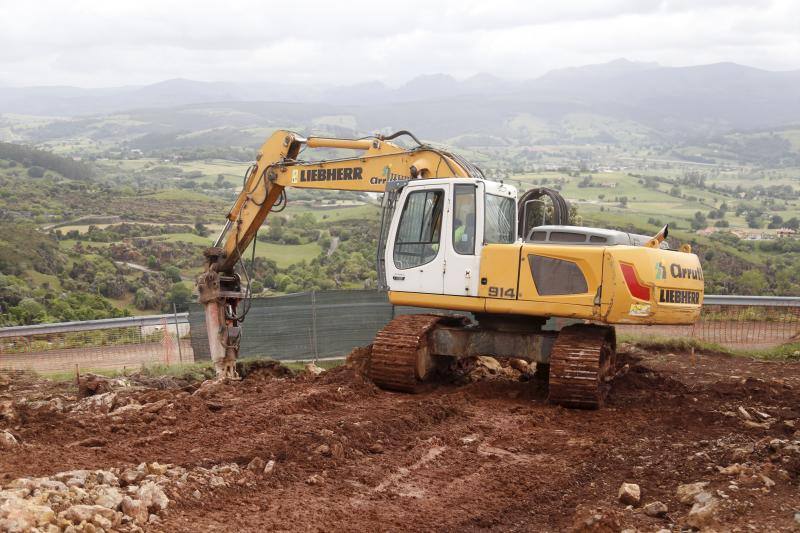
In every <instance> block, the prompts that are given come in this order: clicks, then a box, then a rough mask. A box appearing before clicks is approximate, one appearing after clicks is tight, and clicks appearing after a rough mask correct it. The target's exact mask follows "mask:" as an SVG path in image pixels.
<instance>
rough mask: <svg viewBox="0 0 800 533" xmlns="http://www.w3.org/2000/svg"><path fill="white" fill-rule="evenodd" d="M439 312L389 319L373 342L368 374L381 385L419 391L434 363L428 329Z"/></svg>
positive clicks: (382, 386) (384, 387)
mask: <svg viewBox="0 0 800 533" xmlns="http://www.w3.org/2000/svg"><path fill="white" fill-rule="evenodd" d="M445 320H447V321H449V320H452V319H451V318H450V317H445V316H439V315H401V316H398V317H397V318H395V319H394V320H392V321H391V322H389V323H388V324H387V325H386V326H385V327H384V328H383V329H382V330H380V331H379V332H378V334H377V335H376V336H375V340H374V341H373V343H372V356H371V358H370V364H369V371H368V375H369V378H370V379H371V380H372V381H373V382H374V383H375V384H376V385H378V386H379V387H380V388H382V389H389V390H395V391H401V392H420V391H421V390H422V389H423V388H424V387H425V381H426V379H428V378H429V377H430V375H431V374H432V372H433V370H434V368H435V364H434V361H433V358H432V357H431V355H430V353H429V351H428V333H429V332H430V331H431V330H432V329H433V328H434V327H435V326H436V325H437V324H438V323H439V322H442V321H445Z"/></svg>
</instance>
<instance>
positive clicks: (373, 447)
mask: <svg viewBox="0 0 800 533" xmlns="http://www.w3.org/2000/svg"><path fill="white" fill-rule="evenodd" d="M369 453H383V444H381V443H380V442H373V443H372V444H370V446H369Z"/></svg>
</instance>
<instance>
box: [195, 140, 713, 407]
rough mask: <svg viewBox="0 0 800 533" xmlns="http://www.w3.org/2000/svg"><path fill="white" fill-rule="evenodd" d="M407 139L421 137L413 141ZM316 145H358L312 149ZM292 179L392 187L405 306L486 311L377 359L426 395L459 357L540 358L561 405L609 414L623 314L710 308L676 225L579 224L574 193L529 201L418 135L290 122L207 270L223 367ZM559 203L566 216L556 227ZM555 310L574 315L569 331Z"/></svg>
mask: <svg viewBox="0 0 800 533" xmlns="http://www.w3.org/2000/svg"><path fill="white" fill-rule="evenodd" d="M402 136H405V137H408V138H409V139H410V140H411V142H413V143H414V146H413V147H412V148H407V147H404V146H403V145H401V144H400V142H398V141H397V140H396V139H398V138H399V137H402ZM315 148H317V149H320V148H324V149H336V150H337V152H333V153H341V150H353V151H355V152H354V155H353V156H351V157H342V158H327V159H322V160H313V161H312V160H306V159H302V158H301V156H302V155H303V154H304V153H305V151H306V150H309V149H315ZM323 153H328V154H330V153H332V152H330V151H328V152H323ZM348 153H349V152H348ZM287 187H297V188H301V189H336V190H343V191H363V192H373V193H382V201H381V212H382V214H381V227H380V239H379V244H378V254H377V270H378V284H379V287H380V288H382V289H384V290H387V291H388V298H389V301H390V302H391V303H393V304H394V305H401V306H414V307H423V308H430V309H436V310H447V311H458V312H468V313H471V315H472V317H474V320H472V319H466V318H464V317H461V318H458V317H453V316H446V315H442V314H433V313H432V314H417V315H403V316H398V317H396V318H394V319H393V320H392V321H391V322H390V323H389V324H387V325H386V326H385V327H384V328H383V329H382V330H381V331H380V332H379V333H378V334H377V336H376V337H375V340H374V343H373V345H372V351H371V356H370V358H369V361H368V362H367V364H366V372H367V374H368V376H369V377H370V378H371V379H372V380H373V381H374V382H375V383H376V384H377V385H378V386H380V387H382V388H385V389H390V390H398V391H407V392H415V391H418V390H420V388H423V387H424V386H425V384H426V382H428V381H429V380H430V379H431V378H432V377H433V376H434V375H435V374H436V373H437V371H438V370H441V369H442V368H446V367H447V363H448V362H452V360H453V358H464V357H471V356H475V355H493V356H496V357H513V358H520V359H524V360H526V361H529V362H535V363H536V368H537V370H536V372H537V374H538V373H540V372H541V373H547V374H549V388H548V390H549V393H548V394H549V400H550V401H551V402H553V403H556V404H559V405H564V406H568V407H578V408H597V407H599V406H600V405H601V404H602V403H603V400H604V399H605V397H606V395H607V393H608V390H609V387H610V381H611V379H612V378H613V377H614V375H615V366H616V362H615V354H616V337H615V331H614V328H613V324H692V323H693V322H694V321H695V320H696V319H697V317H698V315H699V313H700V307H701V305H702V300H703V272H702V269H701V267H700V262H699V260H698V258H697V256H696V255H694V254H692V253H691V250H690V247H689V246H688V245H683V246H682V247H681V249H680V250H671V249H669V248H668V246H667V242H666V240H665V239H666V237H667V231H668V229H667V227H666V226H665V227H664V228H663V229H662V230H661V231H660V232H659V233H658V234H657V235H656V236H654V237H647V236H642V235H636V234H631V233H626V232H621V231H615V230H609V229H603V228H590V227H581V226H571V225H568V211H569V207H568V204H567V202H566V201H565V200H564V199H563V198H562V197H561V195H560V194H558V192H556V191H553V190H550V189H532V190H529V191H527V192H526V193H525V194H523V195H522V196H521V197H520V198H519V199H518V198H517V190H516V189H515V188H514V187H512V186H509V185H507V184H504V183H502V182H497V181H491V180H488V179H486V178H485V177H484V175H483V172H482V171H481V170H480V169H479V168H478V167H476V166H475V165H473V164H471V163H469V162H468V161H466V160H464V159H463V158H462V157H461V156H459V155H457V154H454V153H451V152H447V151H444V150H441V149H439V148H436V147H433V146H430V145H428V144H424V143H422V142H420V141H419V140H418V139H417V138H416V137H414V136H413V135H412V134H410V133H409V132H406V131H400V132H398V133H395V134H393V135H389V136H374V137H366V138H361V139H338V138H322V137H308V138H304V137H303V136H301V135H299V134H297V133H293V132H290V131H276V132H275V133H274V134H273V135H271V136H270V137H269V139H267V141H266V142H265V143H264V145H263V146H262V147H261V150H260V151H259V152H258V156H257V157H256V162H255V163H254V164H253V165H251V166H250V168H249V169H248V171H247V173H246V176H245V183H244V187H243V189H242V191H241V193H240V194H239V196H238V198H237V200H236V201H235V203H234V205H233V207H232V208H231V210H230V212H229V213H228V215H227V222H226V224H225V227H224V229H223V230H222V232H221V233H220V235H219V237H218V238H217V240H216V242H215V243H214V245H213V246H212V247H211V248H209V249H207V250H206V252H205V256H206V259H207V263H206V267H205V271H204V272H203V274H201V275H200V276H199V277H198V279H197V288H198V295H199V301H200V302H201V303H202V304H203V305H204V309H205V319H206V327H207V334H208V339H209V344H210V351H211V358H212V360H213V361H214V364H215V368H216V371H217V374H218V376H220V377H232V378H235V377H237V374H236V368H235V362H236V357H237V355H238V351H239V341H240V338H241V325H240V322H241V320H242V317H243V315H244V314H245V313H246V308H247V305H248V303H247V301H248V298H249V296H250V295H249V283H247V284H243V283H242V281H241V279H240V276H239V275H238V274H237V273H236V266H237V264H240V263H241V261H242V254H243V252H244V250H245V249H246V248H247V247H248V246H249V245H250V244H251V242H252V240H253V239H254V238H255V236H256V232H257V231H258V229H259V227H260V226H261V225H262V224H263V223H264V220H265V219H266V218H267V215H268V214H269V213H270V212H271V211H276V210H278V209H282V207H285V203H286V192H285V189H286V188H287ZM547 198H549V200H550V204H551V206H550V207H548V209H547V210H548V212H550V213H551V219H552V220H551V222H552V224H550V225H542V224H541V222H542V220H541V216H540V214H541V212H542V209H541V206H542V204H543V203H544V201H545V200H546V199H547ZM242 267H243V265H242ZM242 269H243V268H242ZM245 273H246V271H245ZM550 318H564V319H571V320H566V321H563V320H562V321H560V322H562V323H563V322H569V323H570V324H569V325H565V326H563V327H561V328H560V329H557V330H556V329H554V328H552V327H550V326H548V325H546V324H552V322H553V321H550V322H548V319H550ZM343 320H346V318H343ZM265 327H268V325H265Z"/></svg>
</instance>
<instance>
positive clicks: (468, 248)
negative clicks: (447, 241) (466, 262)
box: [453, 185, 475, 255]
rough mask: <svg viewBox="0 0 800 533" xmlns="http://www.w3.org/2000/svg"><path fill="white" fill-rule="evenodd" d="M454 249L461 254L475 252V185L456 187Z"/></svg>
mask: <svg viewBox="0 0 800 533" xmlns="http://www.w3.org/2000/svg"><path fill="white" fill-rule="evenodd" d="M453 249H454V250H455V251H456V253H458V254H461V255H473V254H474V253H475V186H474V185H456V186H455V188H454V195H453Z"/></svg>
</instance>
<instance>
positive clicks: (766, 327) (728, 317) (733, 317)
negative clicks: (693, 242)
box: [617, 296, 800, 350]
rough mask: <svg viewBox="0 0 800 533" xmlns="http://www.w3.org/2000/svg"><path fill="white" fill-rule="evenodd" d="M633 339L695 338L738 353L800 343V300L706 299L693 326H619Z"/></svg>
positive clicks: (619, 328)
mask: <svg viewBox="0 0 800 533" xmlns="http://www.w3.org/2000/svg"><path fill="white" fill-rule="evenodd" d="M617 330H618V332H620V333H623V334H628V335H633V336H652V337H676V338H692V339H697V340H700V341H703V342H709V343H713V344H718V345H720V346H723V347H725V348H732V349H739V350H764V349H768V348H772V347H775V346H780V345H782V344H787V343H792V342H800V298H768V297H767V298H761V297H741V296H738V297H728V296H706V299H705V302H704V303H703V308H702V311H701V313H700V319H699V320H698V321H697V322H696V323H695V324H693V325H691V326H617Z"/></svg>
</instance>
